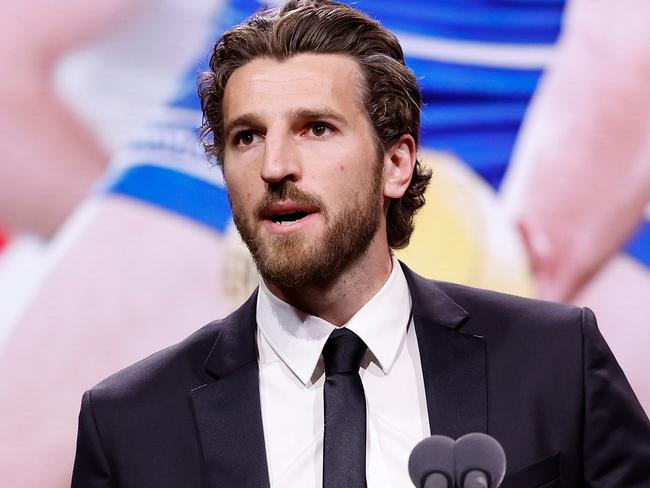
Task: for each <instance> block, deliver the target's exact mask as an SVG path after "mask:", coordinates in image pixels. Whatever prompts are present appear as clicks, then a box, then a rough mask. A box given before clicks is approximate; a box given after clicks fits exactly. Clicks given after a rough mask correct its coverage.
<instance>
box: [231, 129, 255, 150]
mask: <svg viewBox="0 0 650 488" xmlns="http://www.w3.org/2000/svg"><path fill="white" fill-rule="evenodd" d="M256 137H257V135H256V134H255V133H254V132H253V131H252V130H244V131H241V132H240V133H239V134H237V135H236V136H235V145H237V146H250V145H251V144H253V143H254V142H255V140H256V139H255V138H256Z"/></svg>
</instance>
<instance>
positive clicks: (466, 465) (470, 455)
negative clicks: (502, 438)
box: [454, 432, 506, 488]
mask: <svg viewBox="0 0 650 488" xmlns="http://www.w3.org/2000/svg"><path fill="white" fill-rule="evenodd" d="M454 458H455V460H456V482H457V483H458V486H463V482H464V477H465V476H466V475H467V473H469V472H470V471H473V470H480V471H483V472H485V473H486V474H487V475H488V477H489V480H488V481H489V488H497V487H498V486H499V485H500V484H501V482H502V481H503V477H504V476H505V474H506V453H505V452H504V451H503V447H501V444H499V443H498V442H497V440H496V439H494V438H493V437H490V436H489V435H487V434H482V433H480V432H474V433H472V434H467V435H464V436H462V437H461V438H459V439H458V440H457V441H456V445H455V446H454Z"/></svg>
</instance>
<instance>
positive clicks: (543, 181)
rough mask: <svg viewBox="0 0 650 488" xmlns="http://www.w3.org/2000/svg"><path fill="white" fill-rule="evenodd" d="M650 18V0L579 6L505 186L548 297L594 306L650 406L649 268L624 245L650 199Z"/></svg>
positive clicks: (579, 2) (583, 1)
mask: <svg viewBox="0 0 650 488" xmlns="http://www.w3.org/2000/svg"><path fill="white" fill-rule="evenodd" d="M649 22H650V10H648V3H647V2H646V1H645V0H628V1H625V2H618V1H615V0H598V1H591V0H575V1H574V2H573V3H571V4H570V8H569V11H568V12H567V16H566V22H565V29H564V32H563V36H562V39H561V41H560V45H559V49H558V51H557V57H556V59H555V61H554V63H553V64H552V66H551V67H550V69H549V71H548V72H547V74H546V75H545V77H544V78H543V80H542V83H541V85H540V88H539V90H538V92H537V94H536V95H535V99H534V101H533V103H532V106H531V109H530V111H529V113H528V115H527V119H526V121H525V123H524V127H523V130H522V133H521V135H520V137H519V140H518V142H517V147H516V150H515V154H514V156H513V164H512V166H511V168H510V170H509V172H508V175H507V177H506V180H505V182H504V186H503V193H502V194H503V197H504V203H505V205H506V208H507V210H508V212H509V213H510V214H511V215H512V216H513V218H514V219H515V221H516V222H517V225H518V227H519V229H520V231H521V233H522V236H523V239H524V242H525V244H526V246H527V248H528V253H529V255H530V259H531V264H532V271H533V273H534V276H535V280H536V284H537V287H538V290H539V295H540V296H541V298H544V299H547V300H556V301H563V302H573V303H576V304H579V305H587V306H589V307H591V308H593V309H594V311H595V312H596V314H597V316H598V318H599V323H600V326H601V329H602V330H603V334H604V335H605V337H606V338H607V341H608V343H609V344H610V347H611V348H612V349H613V351H614V353H615V354H616V355H617V357H618V359H619V361H620V363H621V365H622V367H623V369H624V370H625V372H626V374H627V376H628V378H629V380H630V382H631V383H632V386H633V387H634V389H635V392H636V393H637V395H638V396H639V399H640V400H641V403H642V404H643V405H644V407H645V409H646V411H650V386H649V384H648V380H647V378H648V376H650V362H649V361H648V360H647V351H648V350H649V349H650V334H649V333H648V332H649V330H648V319H647V311H646V310H645V309H644V306H645V304H646V302H647V300H648V297H649V296H650V272H649V271H648V268H647V267H646V266H644V265H643V264H641V263H638V262H636V261H635V260H634V259H632V258H630V257H629V256H627V255H624V254H620V249H621V246H623V245H624V243H625V242H626V241H627V239H629V238H630V237H631V235H632V234H633V232H634V230H635V229H636V228H637V226H638V225H639V224H640V222H641V221H642V219H643V214H644V211H645V209H646V208H647V206H648V204H650V55H649V54H648V52H649V51H648V46H649V45H650V29H648V25H649ZM551 195H552V197H551ZM642 309H643V310H642Z"/></svg>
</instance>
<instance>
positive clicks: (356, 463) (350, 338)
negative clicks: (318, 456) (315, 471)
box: [323, 328, 368, 488]
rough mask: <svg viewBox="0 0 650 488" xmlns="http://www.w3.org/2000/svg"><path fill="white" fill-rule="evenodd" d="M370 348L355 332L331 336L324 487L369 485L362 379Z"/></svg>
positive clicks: (327, 352) (327, 364) (326, 359)
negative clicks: (362, 360) (365, 360)
mask: <svg viewBox="0 0 650 488" xmlns="http://www.w3.org/2000/svg"><path fill="white" fill-rule="evenodd" d="M366 349H368V347H367V346H366V345H365V343H364V342H363V341H362V340H361V339H360V338H359V336H357V335H356V334H355V333H354V332H352V331H351V330H348V329H345V328H341V329H337V330H335V331H334V332H332V334H331V335H330V337H329V339H327V342H326V343H325V347H324V348H323V360H324V362H325V392H324V396H325V437H324V440H323V488H364V487H365V486H366V396H365V394H364V393H363V385H362V384H361V377H360V376H359V366H360V365H361V358H363V355H364V353H365V352H366Z"/></svg>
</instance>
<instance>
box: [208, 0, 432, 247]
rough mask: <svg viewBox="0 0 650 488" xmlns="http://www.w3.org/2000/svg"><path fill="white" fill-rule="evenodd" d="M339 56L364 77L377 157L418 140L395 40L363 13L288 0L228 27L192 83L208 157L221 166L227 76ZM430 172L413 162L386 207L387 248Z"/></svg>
mask: <svg viewBox="0 0 650 488" xmlns="http://www.w3.org/2000/svg"><path fill="white" fill-rule="evenodd" d="M302 53H312V54H343V55H347V56H351V57H352V58H354V59H355V60H356V62H357V63H358V65H359V67H360V69H361V72H362V74H363V78H364V79H363V81H364V83H363V86H362V87H361V90H360V91H361V93H360V96H361V101H362V103H363V106H364V107H365V109H366V111H367V114H368V118H369V120H370V122H371V124H372V126H373V128H374V136H375V144H376V147H377V151H378V154H383V152H384V151H385V150H387V149H388V148H390V147H391V146H392V145H393V144H394V143H396V142H397V141H398V140H399V138H400V137H401V136H402V135H403V134H410V135H411V136H412V137H413V139H414V140H415V143H416V145H417V144H418V140H419V130H420V107H421V105H422V95H421V93H420V89H419V87H418V84H417V80H416V79H415V76H414V75H413V73H412V72H411V70H410V69H409V68H408V67H407V66H406V64H405V62H404V53H403V52H402V48H401V46H400V44H399V42H398V40H397V38H396V37H395V36H394V35H393V34H392V33H390V32H389V31H387V30H386V29H384V28H383V27H382V26H381V25H380V24H379V22H377V21H375V20H373V19H371V18H370V17H368V16H367V15H366V14H364V13H362V12H360V11H358V10H355V9H353V8H352V7H350V6H348V5H344V4H341V3H338V2H334V1H327V0H289V1H288V2H287V3H285V4H284V5H283V6H282V7H280V8H277V9H268V10H264V11H261V12H259V13H257V14H255V15H253V16H252V17H250V18H249V19H248V20H246V21H245V22H244V23H242V24H239V25H236V26H235V27H233V28H231V29H230V30H228V31H227V32H225V33H224V35H223V36H222V37H221V39H220V40H219V41H218V42H217V44H216V45H215V47H214V51H213V53H212V57H211V58H210V71H208V72H206V73H203V74H202V75H201V77H200V79H199V89H198V91H199V97H200V99H201V107H202V108H203V124H202V126H201V130H200V137H201V141H202V142H203V145H204V147H205V149H206V151H207V153H208V154H209V155H210V156H212V157H214V158H216V160H217V163H218V164H222V163H223V152H224V145H225V142H224V135H223V131H224V120H223V96H224V91H225V88H226V83H227V82H228V79H229V78H230V76H231V75H232V73H233V72H234V71H235V70H236V69H237V68H239V67H241V66H243V65H245V64H246V63H248V62H250V61H252V60H253V59H255V58H261V57H268V58H274V59H277V60H283V59H286V58H288V57H291V56H294V55H296V54H302ZM430 179H431V171H429V170H427V169H425V168H424V167H423V166H422V165H421V164H420V162H419V161H416V164H415V170H414V172H413V175H412V178H411V182H410V184H409V186H408V188H407V190H406V192H405V193H404V195H403V196H402V197H401V198H399V199H393V200H392V201H391V202H390V205H389V207H388V216H387V232H388V243H389V245H390V247H392V248H395V249H398V248H403V247H406V246H407V245H408V242H409V239H410V237H411V233H412V232H413V216H414V215H415V212H416V211H417V210H418V209H419V208H421V207H422V206H423V205H424V192H425V191H426V188H427V186H428V184H429V180H430Z"/></svg>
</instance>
